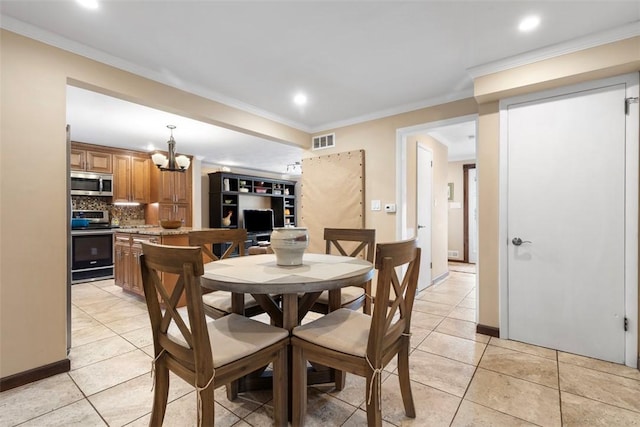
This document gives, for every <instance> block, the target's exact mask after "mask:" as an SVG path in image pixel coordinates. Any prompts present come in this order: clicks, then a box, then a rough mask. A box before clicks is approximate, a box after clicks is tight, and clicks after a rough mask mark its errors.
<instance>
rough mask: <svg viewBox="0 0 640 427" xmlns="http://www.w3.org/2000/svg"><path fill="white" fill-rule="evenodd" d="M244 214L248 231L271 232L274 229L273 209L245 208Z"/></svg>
mask: <svg viewBox="0 0 640 427" xmlns="http://www.w3.org/2000/svg"><path fill="white" fill-rule="evenodd" d="M242 216H243V220H244V228H246V229H247V233H270V232H271V231H272V230H273V209H244V210H243V211H242Z"/></svg>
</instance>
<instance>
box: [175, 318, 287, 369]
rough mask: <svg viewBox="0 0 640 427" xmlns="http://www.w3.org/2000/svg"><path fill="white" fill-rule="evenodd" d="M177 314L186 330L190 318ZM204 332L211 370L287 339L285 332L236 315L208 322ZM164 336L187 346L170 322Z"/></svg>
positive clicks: (176, 328)
mask: <svg viewBox="0 0 640 427" xmlns="http://www.w3.org/2000/svg"><path fill="white" fill-rule="evenodd" d="M178 312H179V313H180V315H181V316H182V319H183V320H184V322H185V324H187V327H188V326H189V316H188V315H187V313H186V310H184V311H182V310H178ZM207 330H208V332H209V341H210V342H211V353H212V354H213V367H214V368H217V367H219V366H224V365H226V364H228V363H231V362H233V361H235V360H238V359H242V358H243V357H246V356H249V355H251V354H253V353H255V352H256V351H258V350H261V349H263V348H266V347H269V346H270V345H271V344H275V343H276V342H278V341H280V340H281V339H283V338H286V337H288V336H289V333H288V332H287V331H286V330H285V329H282V328H278V327H275V326H271V325H267V324H266V323H262V322H258V321H255V320H251V319H249V318H248V317H244V316H240V315H239V314H235V313H232V314H229V315H228V316H224V317H221V318H219V319H216V320H207ZM167 335H168V336H169V339H171V341H173V342H176V343H178V344H180V345H182V346H185V347H186V346H187V342H186V341H185V340H184V337H183V336H182V334H181V333H180V331H179V329H178V327H177V326H176V325H175V323H173V322H171V325H170V326H169V330H168V331H167Z"/></svg>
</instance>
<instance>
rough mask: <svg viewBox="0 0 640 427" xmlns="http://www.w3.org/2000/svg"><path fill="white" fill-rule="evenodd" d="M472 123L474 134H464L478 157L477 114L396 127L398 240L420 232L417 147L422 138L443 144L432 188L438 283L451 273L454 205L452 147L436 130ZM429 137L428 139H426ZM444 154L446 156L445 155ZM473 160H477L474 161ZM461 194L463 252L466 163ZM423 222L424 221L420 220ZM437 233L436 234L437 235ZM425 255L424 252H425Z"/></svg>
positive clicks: (436, 158)
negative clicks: (451, 210)
mask: <svg viewBox="0 0 640 427" xmlns="http://www.w3.org/2000/svg"><path fill="white" fill-rule="evenodd" d="M469 123H470V124H471V129H472V130H471V132H470V133H473V136H472V137H471V138H469V135H468V133H466V132H465V133H464V139H465V141H467V142H469V141H470V142H471V144H472V145H473V149H474V150H473V151H474V156H473V158H475V145H476V140H475V134H476V133H477V115H476V114H472V115H467V116H461V117H456V118H453V119H447V120H442V121H436V122H430V123H424V124H421V125H416V126H411V127H406V128H400V129H397V130H396V195H397V198H396V206H397V212H396V238H397V239H398V240H401V239H408V238H412V237H414V236H416V235H417V234H418V229H417V225H418V220H417V207H416V206H417V203H414V201H415V200H414V199H416V194H417V178H416V176H417V174H416V171H415V170H414V167H415V166H414V165H415V164H416V163H415V162H416V160H414V159H415V158H416V157H417V153H416V152H417V151H418V150H417V148H416V144H417V142H418V141H420V143H421V144H423V141H422V140H423V139H425V140H428V139H429V138H430V139H431V141H433V140H435V142H436V143H439V144H436V145H439V146H442V147H443V149H440V148H438V149H437V150H436V151H435V152H434V153H433V165H434V166H433V175H434V177H433V191H432V204H431V215H432V219H431V225H432V228H431V230H432V233H431V239H432V245H431V260H430V262H431V263H432V265H433V268H432V275H431V283H435V282H438V281H439V280H442V279H444V278H445V277H446V276H447V275H448V259H449V257H448V242H447V240H448V218H447V216H448V215H447V212H448V209H449V208H450V201H449V200H448V197H447V188H448V180H447V169H448V164H447V163H448V158H447V149H448V146H447V145H446V144H444V143H442V142H441V140H440V139H439V138H436V137H435V136H434V135H432V133H435V132H436V131H438V130H440V129H444V128H446V127H455V126H456V125H460V126H462V125H465V124H469ZM423 137H426V138H423ZM424 146H425V147H428V148H432V145H431V142H430V141H425V142H424ZM442 153H444V155H443V154H442ZM463 160H464V161H466V162H467V163H468V160H469V157H465V158H458V159H456V161H463ZM472 161H473V160H472ZM456 188H457V189H458V190H457V193H456V195H457V197H459V199H458V203H457V204H458V205H460V207H459V213H460V226H459V228H460V231H459V233H460V249H459V250H460V253H462V252H463V250H462V234H463V233H462V228H463V221H462V197H461V196H462V191H461V190H462V188H463V184H462V166H460V182H459V184H456ZM420 224H422V222H420ZM434 233H435V234H434ZM423 257H424V253H423Z"/></svg>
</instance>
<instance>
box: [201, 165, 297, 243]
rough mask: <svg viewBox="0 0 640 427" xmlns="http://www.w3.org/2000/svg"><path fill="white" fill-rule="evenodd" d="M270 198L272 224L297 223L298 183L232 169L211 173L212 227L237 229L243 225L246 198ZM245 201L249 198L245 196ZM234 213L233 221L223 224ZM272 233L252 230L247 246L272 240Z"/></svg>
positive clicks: (210, 220)
mask: <svg viewBox="0 0 640 427" xmlns="http://www.w3.org/2000/svg"><path fill="white" fill-rule="evenodd" d="M247 196H249V197H261V198H268V199H267V200H268V203H266V206H268V207H269V208H271V209H272V210H273V226H274V227H285V226H296V224H297V220H296V208H297V206H296V182H295V181H287V180H279V179H272V178H264V177H258V176H251V175H240V174H234V173H229V172H212V173H210V174H209V227H211V228H237V227H242V226H243V224H242V222H241V221H240V218H241V214H242V211H243V209H247V208H253V206H244V205H243V203H242V199H243V198H244V197H247ZM245 200H246V199H245ZM229 212H231V218H230V219H231V223H230V224H229V225H228V226H225V225H223V222H222V220H223V218H224V217H226V216H227V215H228V214H229ZM269 235H270V233H249V236H248V237H249V240H250V241H249V242H248V243H247V245H248V246H253V245H256V244H257V242H258V241H262V240H269Z"/></svg>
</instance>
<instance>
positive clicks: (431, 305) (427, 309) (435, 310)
mask: <svg viewBox="0 0 640 427" xmlns="http://www.w3.org/2000/svg"><path fill="white" fill-rule="evenodd" d="M453 308H454V307H453V306H452V305H448V304H440V303H437V302H432V301H426V300H419V299H416V300H415V302H414V303H413V310H414V312H415V311H420V312H423V313H430V314H435V315H437V316H446V315H447V314H449V313H451V310H453Z"/></svg>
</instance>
